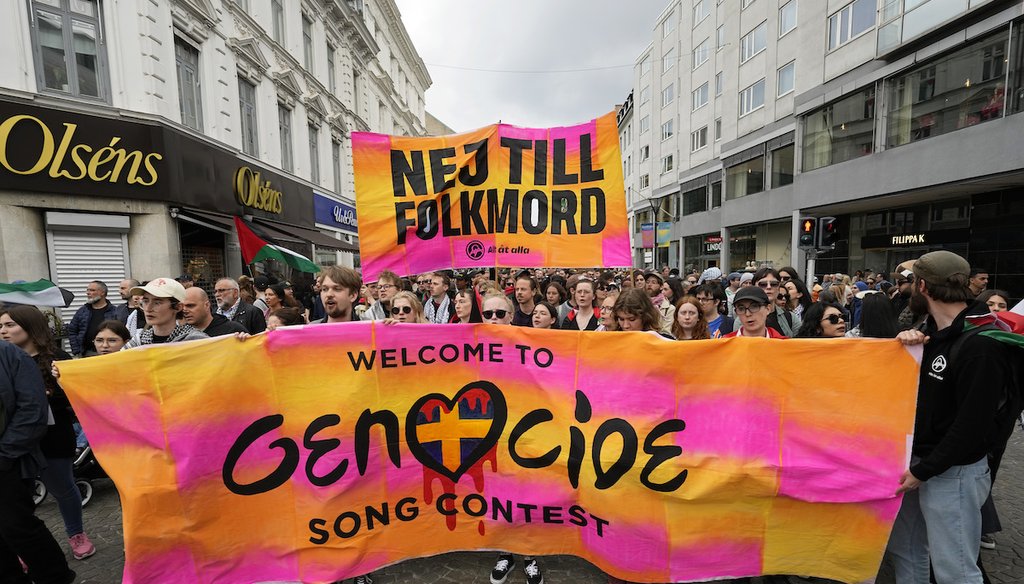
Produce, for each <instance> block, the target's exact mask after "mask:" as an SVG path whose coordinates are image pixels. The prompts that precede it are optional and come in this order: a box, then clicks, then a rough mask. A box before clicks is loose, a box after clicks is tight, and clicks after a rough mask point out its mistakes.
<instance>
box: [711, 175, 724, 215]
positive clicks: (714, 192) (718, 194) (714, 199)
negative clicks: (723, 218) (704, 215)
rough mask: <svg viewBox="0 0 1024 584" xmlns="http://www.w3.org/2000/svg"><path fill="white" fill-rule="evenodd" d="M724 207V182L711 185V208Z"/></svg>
mask: <svg viewBox="0 0 1024 584" xmlns="http://www.w3.org/2000/svg"><path fill="white" fill-rule="evenodd" d="M721 206H722V181H718V182H713V183H711V208H712V209H717V208H719V207H721Z"/></svg>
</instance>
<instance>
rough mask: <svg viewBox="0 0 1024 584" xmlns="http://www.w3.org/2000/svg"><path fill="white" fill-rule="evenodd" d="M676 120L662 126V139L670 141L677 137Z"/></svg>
mask: <svg viewBox="0 0 1024 584" xmlns="http://www.w3.org/2000/svg"><path fill="white" fill-rule="evenodd" d="M675 133H676V132H675V120H674V119H672V120H669V121H667V122H665V123H664V124H662V125H661V139H662V140H668V139H669V138H671V137H672V136H674V135H675Z"/></svg>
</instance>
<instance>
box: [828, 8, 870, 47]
mask: <svg viewBox="0 0 1024 584" xmlns="http://www.w3.org/2000/svg"><path fill="white" fill-rule="evenodd" d="M874 26H875V0H854V1H853V2H851V3H849V4H847V5H846V6H844V7H843V8H841V9H840V10H839V12H836V13H835V14H833V15H832V16H830V17H829V18H828V48H829V50H832V49H834V48H836V47H840V46H842V45H845V44H846V43H848V42H850V41H851V40H852V39H854V38H857V37H858V36H860V35H861V34H863V33H865V32H867V31H868V30H870V29H871V28H872V27H874Z"/></svg>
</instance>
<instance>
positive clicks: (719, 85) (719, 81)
mask: <svg viewBox="0 0 1024 584" xmlns="http://www.w3.org/2000/svg"><path fill="white" fill-rule="evenodd" d="M724 85H725V80H724V79H723V78H722V72H721V71H719V72H718V73H715V97H718V96H719V95H722V89H723V86H724Z"/></svg>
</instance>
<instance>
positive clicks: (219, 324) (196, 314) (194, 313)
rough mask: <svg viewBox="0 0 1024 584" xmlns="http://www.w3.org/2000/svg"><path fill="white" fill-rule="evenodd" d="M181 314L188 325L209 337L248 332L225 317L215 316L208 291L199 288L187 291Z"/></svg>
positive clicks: (195, 287)
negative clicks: (211, 309) (211, 308)
mask: <svg viewBox="0 0 1024 584" xmlns="http://www.w3.org/2000/svg"><path fill="white" fill-rule="evenodd" d="M181 313H182V315H183V316H184V317H185V323H186V324H190V325H192V328H194V329H196V330H198V331H202V332H203V333H206V336H208V337H219V336H222V335H231V334H234V333H244V332H248V331H246V330H245V327H244V326H242V325H241V324H239V323H237V322H234V321H231V320H228V319H227V318H226V317H224V316H223V315H220V314H213V313H212V312H211V311H210V297H209V296H208V295H207V294H206V290H203V289H202V288H200V287H198V286H193V287H191V288H186V289H185V300H183V301H182V302H181Z"/></svg>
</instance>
